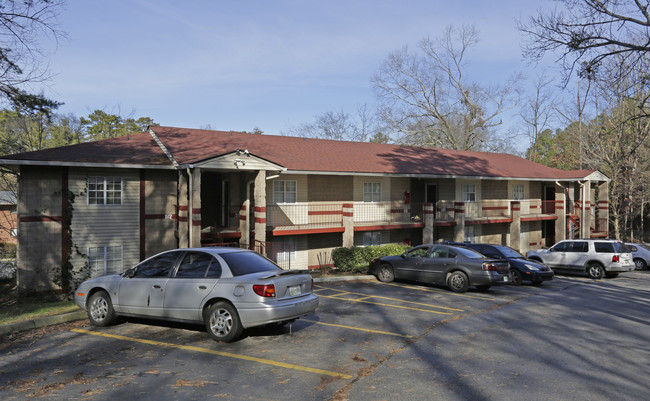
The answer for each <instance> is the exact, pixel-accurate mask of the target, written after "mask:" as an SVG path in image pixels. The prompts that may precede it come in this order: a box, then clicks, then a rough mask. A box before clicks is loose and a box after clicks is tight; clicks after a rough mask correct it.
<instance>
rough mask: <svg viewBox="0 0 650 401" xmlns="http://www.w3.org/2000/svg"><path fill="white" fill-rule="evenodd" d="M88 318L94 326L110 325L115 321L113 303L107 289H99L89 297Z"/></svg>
mask: <svg viewBox="0 0 650 401" xmlns="http://www.w3.org/2000/svg"><path fill="white" fill-rule="evenodd" d="M88 320H90V323H92V324H93V326H108V325H110V324H111V323H113V322H114V321H115V311H114V310H113V303H112V302H111V297H110V296H109V295H108V293H107V292H106V291H97V292H96V293H94V294H93V295H91V296H90V298H89V299H88Z"/></svg>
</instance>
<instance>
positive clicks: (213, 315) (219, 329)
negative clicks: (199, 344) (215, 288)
mask: <svg viewBox="0 0 650 401" xmlns="http://www.w3.org/2000/svg"><path fill="white" fill-rule="evenodd" d="M205 328H206V329H207V331H208V333H209V334H210V336H211V337H212V338H213V339H214V340H215V341H223V342H231V341H234V340H236V339H237V338H239V336H241V333H242V331H244V328H243V327H242V325H241V322H240V321H239V314H237V310H236V309H235V307H234V306H232V305H231V304H229V303H227V302H223V301H221V302H217V303H216V304H214V305H212V306H210V307H209V308H208V310H207V312H206V314H205Z"/></svg>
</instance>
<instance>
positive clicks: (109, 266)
mask: <svg viewBox="0 0 650 401" xmlns="http://www.w3.org/2000/svg"><path fill="white" fill-rule="evenodd" d="M122 258H123V252H122V246H121V245H114V246H96V247H90V248H88V266H89V267H90V274H91V277H98V276H103V275H106V274H113V273H121V272H122V270H124V269H123V267H122Z"/></svg>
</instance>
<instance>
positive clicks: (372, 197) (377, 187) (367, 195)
mask: <svg viewBox="0 0 650 401" xmlns="http://www.w3.org/2000/svg"><path fill="white" fill-rule="evenodd" d="M363 201H364V202H379V201H381V182H364V183H363Z"/></svg>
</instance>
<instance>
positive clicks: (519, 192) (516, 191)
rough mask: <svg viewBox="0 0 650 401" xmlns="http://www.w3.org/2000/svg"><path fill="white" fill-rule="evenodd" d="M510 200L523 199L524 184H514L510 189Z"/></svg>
mask: <svg viewBox="0 0 650 401" xmlns="http://www.w3.org/2000/svg"><path fill="white" fill-rule="evenodd" d="M512 199H514V200H522V199H524V184H515V185H513V187H512Z"/></svg>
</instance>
